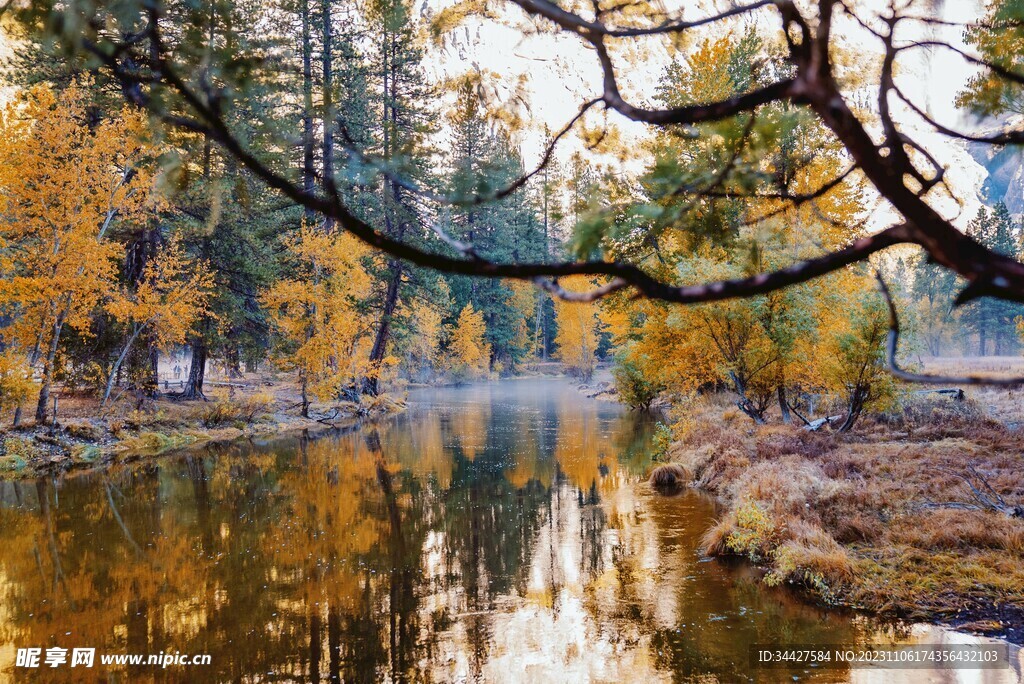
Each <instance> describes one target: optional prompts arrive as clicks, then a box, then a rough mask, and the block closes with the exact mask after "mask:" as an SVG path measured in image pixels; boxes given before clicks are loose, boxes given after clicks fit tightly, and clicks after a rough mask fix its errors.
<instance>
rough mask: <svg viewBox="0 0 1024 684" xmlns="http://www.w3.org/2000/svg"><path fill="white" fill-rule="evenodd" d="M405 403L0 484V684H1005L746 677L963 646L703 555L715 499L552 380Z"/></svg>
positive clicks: (614, 410) (629, 426)
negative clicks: (172, 453)
mask: <svg viewBox="0 0 1024 684" xmlns="http://www.w3.org/2000/svg"><path fill="white" fill-rule="evenodd" d="M410 404H411V406H410V410H409V411H408V412H407V413H406V414H404V415H402V416H400V417H398V418H396V419H394V420H391V421H388V422H387V423H385V424H382V425H378V426H376V427H370V428H365V429H362V430H360V431H356V432H351V433H348V434H342V435H333V436H322V437H319V438H317V439H312V440H311V439H298V438H291V439H284V440H277V441H268V442H262V443H238V444H233V445H230V446H219V447H210V448H208V449H206V450H204V451H200V452H195V453H193V454H191V455H188V456H183V457H171V458H164V459H158V460H155V461H150V462H146V463H141V464H134V465H126V466H118V467H114V468H110V469H108V470H105V471H100V472H93V473H86V474H81V475H76V476H71V477H65V478H63V479H51V478H44V479H40V480H38V481H37V482H33V483H25V482H22V483H13V482H6V483H0V678H15V679H18V680H21V679H24V678H31V679H34V680H36V681H108V680H109V681H132V682H134V681H167V682H174V681H186V680H187V681H195V682H207V681H211V682H212V681H223V682H262V681H266V682H283V681H287V682H292V681H295V682H298V681H357V682H359V681H366V682H371V681H443V682H447V681H475V680H481V681H531V682H533V681H588V680H589V681H657V680H666V681H691V680H692V681H705V682H713V681H722V682H733V681H764V682H771V681H782V680H786V681H791V680H792V679H793V678H797V679H800V680H813V681H851V680H852V681H886V682H888V681H941V682H946V681H950V682H952V681H977V682H1011V681H1017V679H1018V676H1019V674H1018V673H1019V669H1011V670H1001V671H989V672H984V673H971V674H970V676H969V678H968V679H963V678H962V677H961V675H964V674H965V673H953V674H950V673H928V672H925V671H909V672H908V671H903V672H898V673H892V672H889V673H880V672H877V671H872V670H856V671H849V670H827V671H814V670H805V669H797V670H792V671H779V670H771V671H764V670H762V671H754V672H752V671H751V670H750V668H749V666H748V648H749V646H750V644H754V643H864V642H878V641H880V640H881V639H884V638H889V637H894V638H899V639H917V640H921V641H926V642H928V643H935V642H937V641H940V640H947V641H957V640H961V639H964V638H967V637H964V636H962V635H957V634H955V633H951V632H946V631H942V630H927V629H925V630H921V629H920V628H919V629H918V631H917V632H914V633H909V632H906V631H904V630H901V629H898V628H894V627H887V628H881V627H879V626H878V625H876V624H872V623H870V622H869V621H868V620H866V619H864V618H858V617H856V616H853V615H850V614H845V613H839V612H835V611H828V610H824V609H821V608H819V607H815V606H810V605H807V604H805V603H802V602H800V601H799V600H797V599H796V598H794V596H793V595H791V594H790V593H788V592H786V591H783V590H768V589H766V588H765V587H764V586H763V585H761V584H759V583H758V582H757V577H756V573H755V571H754V570H753V569H751V568H749V567H747V566H745V565H742V564H725V563H721V562H718V561H714V560H709V559H707V558H704V557H702V556H701V555H700V554H699V553H698V551H697V547H698V545H699V539H700V536H701V535H702V534H703V532H704V531H705V530H706V529H708V528H709V527H710V526H711V524H712V522H713V519H714V517H715V509H714V506H713V504H712V502H711V501H710V500H709V499H707V498H706V497H703V496H701V495H699V494H696V493H692V492H690V493H685V494H683V495H681V496H677V497H672V498H666V497H660V496H657V495H655V494H653V493H652V492H651V491H650V490H649V489H648V487H647V485H646V484H645V483H643V475H644V473H645V471H646V470H647V469H649V467H650V461H649V458H650V456H649V454H650V440H651V437H652V433H653V428H654V425H653V422H652V420H651V419H644V418H642V417H639V416H637V415H634V414H632V413H630V412H628V411H624V410H622V409H621V408H620V407H618V406H616V405H614V404H611V403H604V402H598V401H594V400H588V399H585V398H583V397H582V396H581V395H580V394H579V393H578V392H577V391H576V390H575V389H574V387H573V386H572V385H571V384H570V383H568V382H567V381H562V380H518V381H507V382H502V383H494V384H488V385H479V386H469V387H464V388H458V389H450V388H449V389H438V390H416V391H414V392H413V393H412V394H411V396H410ZM32 646H36V647H42V648H44V649H45V648H48V647H52V646H62V647H65V648H73V647H76V646H86V647H95V648H96V649H97V652H98V653H102V652H106V653H146V654H148V653H161V652H171V653H174V652H180V653H182V654H209V655H210V656H211V661H212V662H211V664H210V665H208V666H196V667H188V668H185V667H175V666H170V667H168V668H167V669H160V668H157V667H145V666H141V667H134V668H114V667H101V666H100V665H99V664H97V665H96V666H95V667H94V669H92V670H82V669H80V668H79V669H76V670H74V671H71V670H69V669H67V668H66V667H64V668H56V669H48V668H45V667H43V668H41V669H39V670H35V671H32V672H31V673H28V671H26V670H24V669H19V668H16V667H15V651H16V649H17V648H19V647H21V648H23V647H32ZM1018 667H1019V666H1018ZM26 674H30V675H31V677H26ZM72 675H74V676H72Z"/></svg>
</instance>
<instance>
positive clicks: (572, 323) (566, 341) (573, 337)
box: [555, 276, 601, 379]
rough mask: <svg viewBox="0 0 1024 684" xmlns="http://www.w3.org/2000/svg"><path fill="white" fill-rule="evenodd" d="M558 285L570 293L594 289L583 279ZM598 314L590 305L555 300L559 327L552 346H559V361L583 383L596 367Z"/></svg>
mask: <svg viewBox="0 0 1024 684" xmlns="http://www.w3.org/2000/svg"><path fill="white" fill-rule="evenodd" d="M559 284H560V285H562V287H564V288H566V289H567V290H573V291H583V290H586V289H589V288H591V287H593V282H592V281H591V279H589V278H587V277H585V276H573V277H570V278H564V279H562V280H561V281H559ZM598 313H599V310H598V308H597V307H596V306H594V305H593V304H581V303H578V302H566V301H563V300H561V299H555V321H556V323H557V325H558V335H557V336H556V337H555V344H556V345H558V357H559V358H560V359H562V363H564V364H565V366H566V368H567V369H568V370H569V371H570V372H572V373H574V374H577V375H580V376H581V377H583V378H584V379H589V378H590V376H591V375H593V373H594V366H595V365H596V363H597V358H596V354H597V345H598V343H599V342H600V333H601V319H600V318H599V316H598Z"/></svg>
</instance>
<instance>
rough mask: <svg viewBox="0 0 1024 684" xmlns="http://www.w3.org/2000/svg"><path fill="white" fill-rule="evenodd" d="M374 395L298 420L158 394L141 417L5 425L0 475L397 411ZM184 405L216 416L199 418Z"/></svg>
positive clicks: (81, 467)
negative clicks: (157, 399) (152, 408)
mask: <svg viewBox="0 0 1024 684" xmlns="http://www.w3.org/2000/svg"><path fill="white" fill-rule="evenodd" d="M378 399H379V401H375V402H374V403H373V405H371V406H369V407H366V406H362V405H357V404H352V403H347V404H344V405H342V404H338V405H333V406H327V407H318V409H319V410H317V411H315V413H317V414H320V416H319V417H317V418H312V417H311V418H302V417H301V416H295V415H291V414H288V413H285V412H283V411H266V412H260V413H258V414H253V413H252V411H253V407H252V406H251V405H247V404H246V402H245V400H244V399H243V400H241V401H235V400H231V399H228V400H222V399H218V400H211V401H206V402H203V401H196V402H188V403H185V402H173V401H168V400H163V401H161V402H160V406H161V408H158V410H156V411H154V412H153V413H151V414H146V415H134V416H133V415H131V414H129V415H128V416H127V417H124V416H118V417H111V416H104V417H91V418H88V417H86V418H72V419H69V420H67V421H65V422H60V421H58V422H57V425H56V428H54V427H53V426H51V425H49V424H44V425H34V424H26V425H24V426H21V427H17V428H14V427H11V428H7V429H6V430H4V432H3V433H2V434H0V442H2V448H3V455H2V456H0V479H3V480H28V479H33V478H37V477H41V476H45V475H52V474H58V473H59V474H63V473H68V472H73V471H81V472H85V471H88V470H90V469H97V468H103V467H106V466H109V465H113V464H116V463H129V462H134V461H138V460H142V459H147V458H156V457H160V456H166V455H170V454H172V453H176V452H183V451H189V450H192V449H197V448H201V447H205V446H209V445H211V444H223V443H229V442H234V441H239V440H244V439H253V438H257V437H286V436H288V435H290V434H293V433H298V432H309V433H319V432H328V431H330V430H348V429H354V428H356V427H358V426H360V425H361V424H363V423H364V422H367V421H369V422H373V421H376V420H380V419H383V418H387V417H390V416H393V415H397V414H399V413H401V412H403V411H404V410H405V408H406V406H405V402H404V400H395V399H391V398H390V397H386V395H382V396H381V397H380V398H378ZM168 407H171V408H174V409H177V411H176V412H175V413H169V412H167V411H165V409H167V408H168ZM324 409H326V410H324ZM189 411H195V412H200V411H201V412H206V413H208V414H214V415H219V417H218V418H217V419H216V420H211V419H207V420H205V421H204V420H203V419H202V418H199V417H197V416H196V415H192V414H190V413H189ZM134 413H138V412H134Z"/></svg>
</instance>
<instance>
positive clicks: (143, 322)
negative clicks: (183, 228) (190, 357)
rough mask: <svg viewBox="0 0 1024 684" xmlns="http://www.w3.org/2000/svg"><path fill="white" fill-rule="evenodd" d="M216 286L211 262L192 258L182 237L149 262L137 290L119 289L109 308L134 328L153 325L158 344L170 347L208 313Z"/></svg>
mask: <svg viewBox="0 0 1024 684" xmlns="http://www.w3.org/2000/svg"><path fill="white" fill-rule="evenodd" d="M212 287H213V275H212V273H210V271H209V270H208V266H207V264H205V263H201V262H196V261H194V260H192V259H190V258H189V257H188V255H186V254H185V251H184V249H183V248H182V246H181V243H180V241H178V240H177V239H172V240H170V241H169V242H168V243H167V245H165V246H164V248H163V249H162V250H161V251H160V254H159V255H157V257H156V259H155V260H154V261H152V262H151V263H150V264H148V265H147V266H146V270H145V273H144V274H143V277H142V281H141V282H140V283H139V285H138V287H137V288H136V290H135V292H127V291H121V292H118V293H117V294H116V295H115V296H114V297H112V298H111V300H110V301H109V303H108V304H107V311H108V312H109V313H110V314H111V315H112V316H113V317H114V319H115V320H117V321H119V322H121V323H125V324H128V325H129V326H130V327H132V328H133V329H142V328H147V329H149V330H150V332H151V333H152V334H153V337H154V338H155V340H156V342H157V344H158V346H159V347H160V348H161V349H168V348H170V347H173V346H174V345H178V344H182V343H183V342H184V341H185V335H186V334H187V333H188V331H189V329H190V328H191V327H192V324H193V323H195V321H196V320H197V319H198V318H199V317H200V316H201V315H203V314H204V313H206V311H207V309H206V304H207V302H208V300H209V298H210V294H211V288H212Z"/></svg>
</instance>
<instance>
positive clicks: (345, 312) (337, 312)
mask: <svg viewBox="0 0 1024 684" xmlns="http://www.w3.org/2000/svg"><path fill="white" fill-rule="evenodd" d="M284 243H285V246H286V247H287V249H288V251H289V253H290V254H291V256H292V258H293V259H294V262H295V270H294V273H293V277H292V278H282V279H281V280H279V281H278V282H277V283H275V284H274V286H273V287H271V288H270V289H269V290H267V291H266V292H264V293H263V295H262V297H261V301H262V303H263V306H265V307H266V308H267V311H268V314H269V317H270V322H271V324H272V325H273V326H274V328H275V329H276V331H277V333H278V335H279V337H280V341H281V344H280V348H279V354H278V359H279V362H280V363H281V365H283V366H285V367H287V368H295V369H297V370H298V371H299V373H300V376H301V377H302V378H303V379H304V381H305V382H306V383H308V387H309V390H310V391H311V392H312V393H313V394H314V395H315V396H317V397H320V398H322V399H328V398H331V397H334V396H336V395H337V393H338V391H339V390H340V389H341V387H342V386H343V385H344V384H345V383H346V382H350V381H353V380H354V379H355V378H357V377H358V376H359V375H360V374H361V373H363V372H364V371H365V370H367V368H366V366H367V358H368V356H369V353H368V350H367V349H365V348H364V347H365V346H366V344H367V343H368V337H369V332H370V330H369V329H368V327H367V321H366V317H364V316H360V315H359V311H358V306H359V303H360V301H361V300H363V299H365V298H366V297H367V296H369V294H370V286H371V282H370V276H369V275H368V274H367V273H366V270H365V269H364V268H363V264H362V261H363V259H364V258H366V257H367V255H368V254H369V250H368V248H367V247H366V246H365V245H363V243H361V242H359V241H358V240H356V239H355V238H354V237H352V236H351V235H348V234H342V235H336V234H330V233H324V232H321V231H318V230H316V229H313V228H310V227H309V226H303V227H302V228H301V229H300V230H299V232H298V233H297V234H296V235H294V236H292V237H290V238H286V239H285V240H284Z"/></svg>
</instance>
